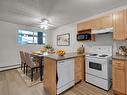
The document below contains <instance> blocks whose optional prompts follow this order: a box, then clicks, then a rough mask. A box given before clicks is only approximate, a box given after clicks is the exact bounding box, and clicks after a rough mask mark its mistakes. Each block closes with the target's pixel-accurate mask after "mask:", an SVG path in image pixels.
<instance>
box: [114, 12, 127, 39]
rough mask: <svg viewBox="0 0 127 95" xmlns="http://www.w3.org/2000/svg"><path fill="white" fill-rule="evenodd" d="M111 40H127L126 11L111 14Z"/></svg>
mask: <svg viewBox="0 0 127 95" xmlns="http://www.w3.org/2000/svg"><path fill="white" fill-rule="evenodd" d="M113 26H114V31H113V39H114V40H125V39H126V38H127V11H126V10H122V11H119V12H116V13H113Z"/></svg>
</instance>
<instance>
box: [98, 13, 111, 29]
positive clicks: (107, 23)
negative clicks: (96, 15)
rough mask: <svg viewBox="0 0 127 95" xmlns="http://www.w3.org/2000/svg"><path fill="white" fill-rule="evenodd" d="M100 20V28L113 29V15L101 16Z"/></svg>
mask: <svg viewBox="0 0 127 95" xmlns="http://www.w3.org/2000/svg"><path fill="white" fill-rule="evenodd" d="M100 19H101V28H109V27H113V14H110V15H106V16H103V17H101V18H100Z"/></svg>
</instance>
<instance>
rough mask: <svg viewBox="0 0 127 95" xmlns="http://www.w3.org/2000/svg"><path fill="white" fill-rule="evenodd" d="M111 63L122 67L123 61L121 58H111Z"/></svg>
mask: <svg viewBox="0 0 127 95" xmlns="http://www.w3.org/2000/svg"><path fill="white" fill-rule="evenodd" d="M113 65H114V66H117V67H124V66H125V63H124V61H122V60H113Z"/></svg>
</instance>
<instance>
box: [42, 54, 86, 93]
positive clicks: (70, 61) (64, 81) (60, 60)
mask: <svg viewBox="0 0 127 95" xmlns="http://www.w3.org/2000/svg"><path fill="white" fill-rule="evenodd" d="M84 58H85V57H84V55H83V54H77V53H66V54H65V55H64V56H58V55H56V54H49V55H47V56H44V63H45V64H44V80H43V83H44V87H45V89H46V91H47V92H48V94H49V95H57V94H58V93H61V92H63V91H64V90H66V89H67V88H69V87H70V86H74V84H75V72H76V71H75V70H77V72H81V73H80V74H79V75H78V74H77V76H79V77H77V79H78V78H79V79H81V80H83V77H84V66H80V65H78V67H77V68H75V63H77V64H78V63H79V64H82V65H83V64H84V63H82V62H84V61H83V59H84ZM80 69H82V70H80ZM69 81H70V82H69ZM65 85H66V86H65Z"/></svg>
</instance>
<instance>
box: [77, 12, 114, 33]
mask: <svg viewBox="0 0 127 95" xmlns="http://www.w3.org/2000/svg"><path fill="white" fill-rule="evenodd" d="M112 18H113V17H112V14H109V15H105V16H102V17H99V18H95V19H92V20H89V21H85V22H82V23H79V24H78V25H77V30H78V31H81V30H85V29H102V28H108V27H113V21H112Z"/></svg>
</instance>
